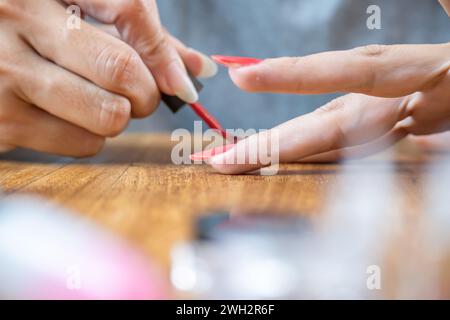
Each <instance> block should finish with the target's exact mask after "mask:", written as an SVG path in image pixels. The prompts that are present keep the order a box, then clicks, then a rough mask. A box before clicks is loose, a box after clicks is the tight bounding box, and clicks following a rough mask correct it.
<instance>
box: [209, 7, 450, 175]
mask: <svg viewBox="0 0 450 320" xmlns="http://www.w3.org/2000/svg"><path fill="white" fill-rule="evenodd" d="M441 4H442V5H443V6H444V8H445V9H446V11H447V12H450V1H444V0H443V1H441ZM449 70H450V43H445V44H436V45H393V46H381V45H371V46H367V47H361V48H356V49H353V50H349V51H336V52H325V53H319V54H315V55H311V56H307V57H296V58H278V59H268V60H265V61H264V62H262V63H260V64H257V65H251V66H243V67H236V68H232V69H230V76H231V79H232V80H233V82H234V83H235V84H236V85H237V86H238V87H239V88H241V89H243V90H245V91H248V92H274V93H289V94H322V93H336V92H346V93H348V94H347V95H344V96H342V97H339V98H337V99H336V100H333V101H331V102H330V103H328V104H327V105H325V106H322V107H320V108H319V109H317V110H316V111H315V112H312V113H310V114H307V115H304V116H301V117H298V118H296V119H293V120H291V121H288V122H286V123H284V124H282V125H280V126H278V127H276V128H274V129H272V132H274V131H277V132H278V134H279V141H280V154H279V156H280V162H293V161H305V162H330V161H337V160H339V159H341V158H343V157H345V158H352V157H364V156H367V155H370V154H372V153H375V152H378V151H380V150H382V149H384V148H386V147H388V146H390V145H392V144H395V143H396V142H398V141H399V140H401V139H403V138H406V137H408V138H410V139H412V140H414V141H415V142H417V143H418V144H420V145H422V146H423V147H424V148H426V149H439V150H445V149H447V150H450V133H449V132H448V131H449V130H450V71H449ZM270 136H271V134H270V131H269V133H267V132H266V133H262V134H258V135H254V136H251V137H249V138H247V139H246V140H243V141H241V142H239V143H238V144H237V145H236V147H235V148H233V149H231V150H230V151H228V152H226V153H224V154H221V155H218V156H216V157H214V158H212V159H210V160H209V162H210V164H211V165H212V167H213V168H215V169H216V170H217V171H219V172H222V173H226V174H238V173H244V172H248V171H253V170H255V169H258V168H260V167H262V166H263V165H262V164H261V163H257V164H233V163H235V161H233V159H236V157H237V154H239V155H240V157H242V155H243V154H245V159H247V160H248V159H252V158H251V156H252V154H253V156H254V154H257V150H256V149H255V148H253V149H252V148H248V147H246V145H252V144H250V143H249V142H251V141H259V142H261V143H268V141H269V139H270ZM253 145H256V144H253ZM256 157H257V156H256ZM246 162H247V163H249V161H246Z"/></svg>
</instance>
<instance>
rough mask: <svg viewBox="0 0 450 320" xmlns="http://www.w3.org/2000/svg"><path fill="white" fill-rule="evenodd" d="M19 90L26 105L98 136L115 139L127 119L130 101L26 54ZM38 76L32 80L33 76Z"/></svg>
mask: <svg viewBox="0 0 450 320" xmlns="http://www.w3.org/2000/svg"><path fill="white" fill-rule="evenodd" d="M26 61H27V63H29V67H28V68H25V71H24V72H23V74H22V80H21V81H20V83H19V90H20V91H21V93H22V96H23V97H24V99H25V100H26V101H27V102H29V103H30V104H33V105H36V106H39V107H40V108H41V109H43V110H45V111H47V112H48V113H50V114H53V115H54V116H56V117H58V118H61V119H64V120H66V121H68V122H70V123H72V124H74V125H77V126H79V127H82V128H84V129H86V130H88V131H90V132H92V133H95V134H98V135H102V136H109V137H111V136H116V135H117V134H119V133H120V132H122V131H123V130H124V129H125V128H126V126H127V124H128V122H129V119H130V111H131V110H130V109H131V106H130V102H129V101H128V100H127V99H126V98H124V97H122V96H119V95H117V94H113V93H110V92H108V91H106V90H104V89H102V88H99V87H97V86H96V85H94V84H92V83H91V82H89V81H87V80H85V79H83V78H81V77H79V76H77V75H75V74H73V73H71V72H69V71H67V70H65V69H63V68H60V67H58V66H56V65H54V64H53V63H51V62H49V61H46V60H44V59H42V58H40V57H38V56H37V55H35V54H33V53H30V54H29V56H28V57H27V58H26ZM37 74H38V75H41V78H40V80H39V81H36V75H37Z"/></svg>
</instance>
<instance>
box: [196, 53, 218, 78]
mask: <svg viewBox="0 0 450 320" xmlns="http://www.w3.org/2000/svg"><path fill="white" fill-rule="evenodd" d="M218 70H219V68H218V67H217V64H216V63H215V62H214V61H212V60H211V59H209V58H207V57H202V69H201V71H200V74H199V75H198V77H199V78H211V77H214V76H215V75H216V74H217V72H218Z"/></svg>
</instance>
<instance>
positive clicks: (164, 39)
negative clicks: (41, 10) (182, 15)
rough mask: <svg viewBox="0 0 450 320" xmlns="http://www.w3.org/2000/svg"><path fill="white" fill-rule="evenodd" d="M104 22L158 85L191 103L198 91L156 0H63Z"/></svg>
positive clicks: (196, 96) (161, 88)
mask: <svg viewBox="0 0 450 320" xmlns="http://www.w3.org/2000/svg"><path fill="white" fill-rule="evenodd" d="M64 1H65V2H66V3H67V4H76V5H78V6H80V7H81V9H82V10H83V11H85V12H86V13H87V14H89V15H90V16H92V17H94V18H96V19H98V20H100V21H101V22H103V23H108V24H114V25H115V26H116V28H117V30H118V31H119V33H120V35H121V38H122V39H123V40H124V41H125V42H127V43H128V44H129V45H131V46H132V47H133V48H134V49H135V50H136V51H137V52H138V53H139V55H140V56H141V58H142V60H143V61H144V63H145V64H146V65H147V67H148V68H149V69H150V71H151V72H152V74H153V76H154V77H155V80H156V82H157V85H158V87H159V89H160V90H161V91H162V92H164V93H166V94H169V95H176V96H178V97H179V98H180V99H182V100H184V101H186V102H189V103H193V102H196V101H197V100H198V93H197V91H196V89H195V87H194V85H193V83H192V81H191V80H190V79H189V77H188V75H187V71H186V68H185V66H184V63H183V61H182V59H181V57H180V56H179V54H178V52H177V50H176V49H175V47H174V46H173V44H172V42H171V41H170V39H169V37H168V35H167V33H166V32H165V30H164V29H163V27H162V25H161V22H160V18H159V13H158V7H157V4H156V2H155V0H136V1H127V0H119V1H109V0H64Z"/></svg>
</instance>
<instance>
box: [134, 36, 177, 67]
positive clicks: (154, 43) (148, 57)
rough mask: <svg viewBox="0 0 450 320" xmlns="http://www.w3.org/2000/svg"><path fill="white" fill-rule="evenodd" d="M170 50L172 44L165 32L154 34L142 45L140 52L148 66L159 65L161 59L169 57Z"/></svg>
mask: <svg viewBox="0 0 450 320" xmlns="http://www.w3.org/2000/svg"><path fill="white" fill-rule="evenodd" d="M169 50H170V43H169V41H168V38H167V36H166V35H165V34H164V33H163V32H153V34H151V35H150V36H149V37H148V38H147V41H145V43H144V42H143V43H142V45H141V49H140V52H141V53H142V56H143V57H144V59H145V62H146V63H147V64H148V65H154V64H157V63H158V61H159V59H160V57H162V56H167V54H166V53H167V51H169Z"/></svg>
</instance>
